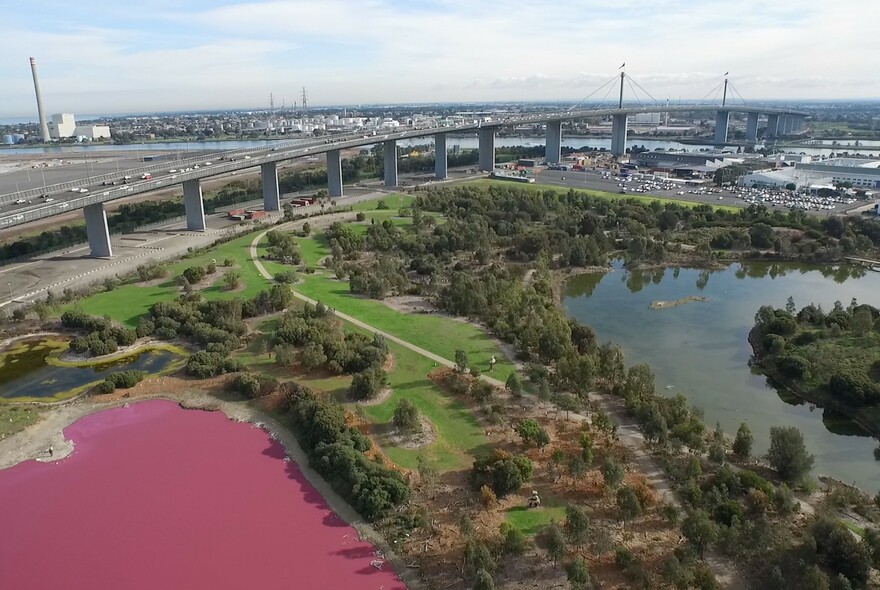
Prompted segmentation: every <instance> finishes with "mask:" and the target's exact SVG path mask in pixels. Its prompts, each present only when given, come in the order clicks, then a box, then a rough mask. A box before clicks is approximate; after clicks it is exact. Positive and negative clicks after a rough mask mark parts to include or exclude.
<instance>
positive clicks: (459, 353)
mask: <svg viewBox="0 0 880 590" xmlns="http://www.w3.org/2000/svg"><path fill="white" fill-rule="evenodd" d="M468 365H469V363H468V355H467V353H466V352H465V351H463V350H462V349H460V348H459V349H457V350H456V351H455V370H456V371H457V372H459V373H465V372H467V369H468Z"/></svg>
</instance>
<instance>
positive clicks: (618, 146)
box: [611, 115, 627, 156]
mask: <svg viewBox="0 0 880 590" xmlns="http://www.w3.org/2000/svg"><path fill="white" fill-rule="evenodd" d="M626 127H627V119H626V115H614V116H612V117H611V153H612V154H614V155H615V156H622V155H623V154H625V153H626Z"/></svg>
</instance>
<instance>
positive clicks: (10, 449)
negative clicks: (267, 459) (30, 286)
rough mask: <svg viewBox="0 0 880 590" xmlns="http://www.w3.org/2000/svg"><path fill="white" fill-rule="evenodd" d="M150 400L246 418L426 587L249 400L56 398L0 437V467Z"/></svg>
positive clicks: (287, 434) (403, 574) (68, 446)
mask: <svg viewBox="0 0 880 590" xmlns="http://www.w3.org/2000/svg"><path fill="white" fill-rule="evenodd" d="M151 400H166V401H170V402H174V403H177V404H179V405H180V407H181V408H183V409H186V410H201V411H212V412H213V411H219V412H222V413H223V415H224V416H226V418H227V419H229V420H232V421H234V422H247V423H249V424H252V425H254V426H257V427H259V428H261V429H263V430H264V431H265V432H266V433H267V434H268V435H269V436H270V437H272V438H273V439H274V440H276V441H277V442H278V443H280V444H281V445H282V447H284V450H285V452H286V454H287V456H288V457H290V459H291V460H292V461H294V462H295V463H296V464H297V467H298V468H299V470H300V471H301V472H302V474H303V476H304V477H305V478H306V480H307V481H308V482H309V484H310V485H311V486H312V487H313V488H314V489H315V491H317V492H318V494H320V495H321V498H322V499H323V500H324V502H326V504H327V506H328V507H329V508H330V510H332V511H333V513H334V514H335V515H336V516H337V517H338V518H340V519H341V520H343V521H344V522H345V523H346V524H347V525H349V526H351V527H353V528H354V529H355V530H356V531H357V533H358V536H359V538H360V539H361V540H363V541H366V542H368V543H370V544H372V545H374V546H375V547H376V548H377V549H379V550H381V551H382V553H383V554H384V555H385V559H386V561H387V562H388V563H389V564H390V565H391V566H392V568H393V569H394V572H395V573H396V574H397V576H398V578H399V579H400V580H401V581H403V583H404V584H406V586H407V587H408V588H412V589H414V590H422V589H424V588H425V586H424V584H423V583H422V582H421V580H420V579H419V578H418V576H417V573H416V572H417V570H411V569H410V568H408V567H407V565H406V563H404V561H403V560H402V559H401V558H400V557H399V556H398V555H397V554H396V553H395V552H394V550H393V549H392V547H391V546H390V545H389V544H388V543H387V542H386V541H385V539H384V537H383V536H382V535H381V534H380V533H379V532H378V531H377V530H376V529H375V528H374V527H373V526H372V525H371V524H369V523H367V522H366V521H364V520H363V518H361V516H360V515H359V514H358V513H357V512H356V511H355V509H354V508H353V507H352V506H351V505H349V504H348V503H347V502H346V501H345V500H343V499H342V498H341V497H339V495H338V494H337V493H336V492H335V491H334V490H333V489H332V488H331V487H330V485H329V484H328V483H327V482H326V481H325V480H324V479H323V478H322V477H321V476H320V475H318V473H316V472H315V471H314V470H313V469H312V467H311V466H310V465H309V461H308V457H307V456H306V454H305V451H303V450H302V448H301V447H300V445H299V441H298V440H297V438H296V435H295V434H294V433H293V431H292V430H291V429H290V428H288V427H286V426H284V425H283V424H282V423H281V422H279V420H278V419H277V418H276V417H275V416H273V415H272V414H271V413H270V412H269V411H268V410H264V409H262V408H259V407H256V406H255V405H254V404H253V402H250V401H246V400H242V401H237V402H236V401H229V400H222V399H218V398H215V397H213V396H211V395H210V394H208V393H205V392H199V393H196V392H193V391H192V390H190V391H189V392H186V393H183V394H172V393H155V394H146V395H140V396H136V397H129V398H123V399H116V400H110V401H94V400H83V399H82V398H78V399H76V400H69V401H67V402H60V403H59V404H58V405H54V406H53V408H52V411H50V412H47V413H46V415H45V416H44V417H43V418H42V419H41V420H40V421H39V422H37V423H35V424H32V425H31V426H28V427H27V428H25V429H24V430H21V431H19V432H16V433H15V434H13V435H11V436H9V437H7V438H6V439H3V440H0V471H2V470H3V469H7V468H10V467H14V466H15V465H18V464H19V463H22V462H24V461H29V460H34V461H38V462H41V463H51V462H54V461H61V460H63V459H65V458H67V457H68V456H69V455H70V454H71V453H72V452H73V451H74V445H73V442H72V441H70V440H67V439H66V438H65V437H64V433H63V431H64V429H66V428H67V427H68V426H70V425H71V424H73V423H74V422H76V421H78V420H80V419H81V418H85V417H86V416H90V415H92V414H96V413H98V412H102V411H104V410H109V409H113V408H118V407H120V406H126V405H128V404H132V403H139V402H142V401H151ZM50 445H51V446H53V447H54V454H53V455H52V457H51V458H50V457H49V456H48V454H47V450H48V448H49V446H50Z"/></svg>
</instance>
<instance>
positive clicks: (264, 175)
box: [260, 162, 281, 213]
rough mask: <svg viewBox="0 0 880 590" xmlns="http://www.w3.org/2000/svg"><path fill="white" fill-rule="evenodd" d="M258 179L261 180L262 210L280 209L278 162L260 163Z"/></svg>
mask: <svg viewBox="0 0 880 590" xmlns="http://www.w3.org/2000/svg"><path fill="white" fill-rule="evenodd" d="M260 179H261V180H262V181H263V210H264V211H266V212H267V213H268V212H269V211H281V193H280V191H279V190H278V164H277V162H266V163H265V164H261V165H260Z"/></svg>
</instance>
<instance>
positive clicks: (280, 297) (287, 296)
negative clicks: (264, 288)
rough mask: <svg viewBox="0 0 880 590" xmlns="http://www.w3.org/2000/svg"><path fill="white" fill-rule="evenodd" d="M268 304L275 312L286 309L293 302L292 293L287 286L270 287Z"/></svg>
mask: <svg viewBox="0 0 880 590" xmlns="http://www.w3.org/2000/svg"><path fill="white" fill-rule="evenodd" d="M269 302H270V304H271V305H272V309H274V310H275V311H281V310H283V309H287V308H288V307H289V306H290V304H291V303H292V302H293V292H291V290H290V287H288V286H287V285H272V287H271V288H270V289H269Z"/></svg>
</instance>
